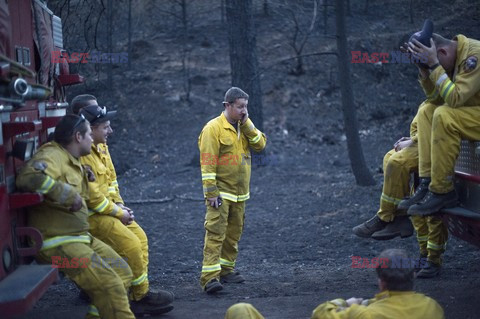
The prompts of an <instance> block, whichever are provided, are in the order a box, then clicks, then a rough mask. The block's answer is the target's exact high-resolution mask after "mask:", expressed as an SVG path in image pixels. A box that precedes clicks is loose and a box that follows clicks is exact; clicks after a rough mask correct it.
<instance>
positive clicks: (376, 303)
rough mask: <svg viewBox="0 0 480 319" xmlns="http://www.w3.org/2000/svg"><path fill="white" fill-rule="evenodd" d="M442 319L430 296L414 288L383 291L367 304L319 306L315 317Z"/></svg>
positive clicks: (337, 302)
mask: <svg viewBox="0 0 480 319" xmlns="http://www.w3.org/2000/svg"><path fill="white" fill-rule="evenodd" d="M320 318H321V319H333V318H335V319H346V318H349V319H396V318H398V319H400V318H402V319H403V318H408V319H425V318H431V319H443V318H445V316H444V314H443V309H442V307H440V305H439V304H438V303H437V302H436V301H435V300H433V299H432V298H430V297H427V296H425V295H423V294H419V293H416V292H414V291H388V290H387V291H383V292H381V293H379V294H377V295H375V298H373V299H370V300H368V305H367V306H364V305H352V306H350V307H347V303H346V301H345V300H343V299H335V300H332V301H328V302H325V303H323V304H321V305H319V306H318V307H317V308H316V309H315V310H314V311H313V314H312V319H320Z"/></svg>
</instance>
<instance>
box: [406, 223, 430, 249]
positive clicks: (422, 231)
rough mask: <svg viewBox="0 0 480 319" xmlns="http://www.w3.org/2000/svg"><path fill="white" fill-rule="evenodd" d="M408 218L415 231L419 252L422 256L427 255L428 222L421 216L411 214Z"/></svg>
mask: <svg viewBox="0 0 480 319" xmlns="http://www.w3.org/2000/svg"><path fill="white" fill-rule="evenodd" d="M410 220H411V221H412V224H413V227H414V228H415V231H416V232H417V241H418V246H419V248H420V254H422V255H423V256H426V255H427V253H428V252H427V241H428V224H427V217H423V216H416V215H415V216H411V217H410Z"/></svg>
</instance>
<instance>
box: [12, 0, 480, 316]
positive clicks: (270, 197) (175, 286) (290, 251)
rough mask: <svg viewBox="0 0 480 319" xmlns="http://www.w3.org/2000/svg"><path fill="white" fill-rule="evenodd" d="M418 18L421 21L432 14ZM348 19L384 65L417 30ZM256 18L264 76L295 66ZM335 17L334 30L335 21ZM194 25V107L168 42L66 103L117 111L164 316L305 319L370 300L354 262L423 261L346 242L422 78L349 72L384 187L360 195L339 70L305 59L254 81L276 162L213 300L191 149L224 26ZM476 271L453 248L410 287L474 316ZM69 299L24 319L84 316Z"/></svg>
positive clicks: (269, 25) (174, 46)
mask: <svg viewBox="0 0 480 319" xmlns="http://www.w3.org/2000/svg"><path fill="white" fill-rule="evenodd" d="M372 3H373V2H372ZM442 5H443V7H442V6H438V8H435V9H432V10H431V11H428V12H429V13H430V14H431V15H432V18H433V19H434V21H436V23H437V24H436V26H437V28H438V29H437V30H439V31H443V32H445V33H447V34H446V35H447V36H452V35H454V34H456V33H463V34H466V35H467V36H471V37H474V38H480V33H479V31H478V30H480V29H479V28H478V27H479V20H478V8H477V6H478V5H475V2H472V1H456V2H455V4H454V5H453V6H454V9H451V11H448V12H451V14H449V15H448V16H447V15H445V14H444V10H446V8H447V4H446V3H445V4H442ZM358 6H360V5H358ZM419 6H421V7H422V8H423V9H424V10H426V9H427V6H426V4H419ZM360 7H361V6H360ZM353 9H354V15H353V17H351V18H349V29H350V30H351V36H350V38H349V40H350V42H349V43H350V46H351V47H352V50H354V49H358V50H369V51H378V52H389V51H390V50H393V49H394V48H396V47H397V43H399V42H400V39H401V37H402V35H403V34H404V33H408V32H412V31H415V30H416V28H418V26H421V25H422V23H423V18H424V16H423V15H422V14H420V13H417V15H416V16H415V23H414V24H410V23H408V22H406V21H407V18H408V10H406V9H404V8H403V4H402V2H401V1H392V4H391V7H390V8H389V10H388V11H384V10H383V9H384V8H383V7H382V6H380V5H378V4H377V5H375V4H372V5H371V7H370V9H369V13H368V14H360V13H359V14H355V12H358V11H359V10H360V9H359V8H358V7H355V6H354V7H353ZM355 10H357V11H355ZM442 10H443V11H442ZM449 10H450V9H449ZM422 12H424V13H425V12H427V11H422ZM475 17H476V18H475ZM212 19H213V18H212ZM256 19H257V24H258V36H257V42H258V48H259V59H260V65H270V64H271V63H269V62H271V61H277V60H278V59H280V58H282V57H285V56H288V55H289V54H291V51H289V49H288V45H286V44H285V43H284V42H282V41H283V40H282V39H283V38H282V36H283V35H282V32H283V33H285V32H284V31H285V30H282V29H281V28H280V29H279V28H278V25H279V24H280V22H279V21H276V20H275V19H273V18H268V17H261V16H258V17H257V16H256ZM330 19H331V20H330V21H331V23H332V26H331V27H332V28H333V23H334V21H333V17H332V16H331V15H330ZM202 23H203V24H202ZM202 23H201V22H198V25H197V27H196V28H193V29H192V36H191V38H190V39H189V41H190V42H191V46H192V52H191V56H190V62H189V67H190V77H191V79H192V91H191V102H190V103H188V102H186V101H185V98H184V93H183V86H182V79H181V78H182V77H181V74H180V71H181V70H180V68H181V65H180V63H179V61H178V51H179V50H180V44H179V42H178V41H176V39H175V37H174V36H173V35H172V34H171V33H169V32H168V31H169V30H162V31H158V32H157V33H152V34H146V35H145V39H142V38H138V37H137V40H136V42H135V43H136V47H137V51H136V52H135V60H134V63H133V69H132V70H123V69H119V70H117V71H116V74H117V75H116V78H115V83H116V88H115V90H113V91H111V92H106V91H105V90H103V89H102V88H101V87H100V88H96V84H95V82H92V81H91V82H90V83H87V85H86V86H83V87H80V88H75V89H71V90H69V91H68V93H69V96H70V98H71V97H72V96H74V95H75V94H77V93H80V92H88V93H93V94H96V95H97V96H98V97H99V101H100V103H101V104H106V105H107V106H109V107H112V108H116V109H117V110H119V116H118V118H117V119H116V120H115V121H113V122H112V126H113V128H114V130H115V132H114V135H113V136H112V137H111V139H110V140H109V145H110V150H111V153H112V156H113V159H114V162H115V165H116V167H117V173H118V174H119V183H120V187H121V191H122V194H123V197H124V199H125V200H126V202H127V204H130V206H131V208H133V209H134V211H135V212H136V214H135V216H136V217H137V220H138V222H139V223H140V225H142V227H143V228H144V229H145V231H146V233H147V235H148V237H149V245H150V272H149V278H150V282H151V285H152V287H153V288H162V289H167V290H171V291H173V292H174V293H175V295H176V300H175V302H174V306H175V309H174V310H173V311H172V312H171V313H169V314H167V315H164V316H161V318H182V319H183V318H192V317H195V318H197V319H203V318H205V319H207V318H208V319H213V318H223V315H224V313H225V311H226V309H227V308H228V307H229V306H230V305H232V304H234V303H236V302H249V303H252V304H253V305H254V306H256V307H257V308H258V309H259V310H260V311H261V312H262V313H263V314H264V316H265V317H266V318H276V319H281V318H292V319H293V318H295V319H296V318H309V316H310V314H311V312H312V310H313V309H314V308H315V307H316V306H317V305H318V304H319V303H321V302H324V301H326V300H329V299H333V298H336V297H343V298H349V297H352V296H354V297H364V298H368V297H371V296H373V295H374V294H375V293H376V292H377V281H376V276H375V272H374V270H372V269H353V268H352V267H351V264H352V263H351V256H362V257H369V258H371V257H375V256H377V255H378V254H379V253H380V252H381V251H382V250H383V249H386V248H394V247H395V248H404V249H406V250H407V251H408V252H409V253H410V254H411V255H412V256H417V254H418V245H417V243H416V239H415V237H414V236H412V237H410V238H407V239H395V240H391V241H386V242H378V241H374V240H365V239H360V238H357V237H355V236H354V235H353V234H352V232H351V229H352V227H353V226H355V225H357V224H359V223H360V222H363V221H365V220H366V219H368V218H370V217H371V216H373V214H374V213H375V212H376V210H377V208H378V203H379V198H380V194H381V187H382V179H383V175H382V170H381V165H382V164H381V163H382V158H383V155H384V154H385V153H386V152H387V151H388V150H390V148H391V146H392V144H393V143H394V142H395V141H396V140H397V139H398V138H400V137H401V136H407V134H408V125H409V122H410V121H411V119H412V118H413V115H414V114H415V111H416V108H417V106H418V105H419V103H420V102H421V101H422V98H423V92H421V90H420V88H419V87H418V85H417V83H416V70H415V68H414V67H413V66H405V65H384V66H380V67H376V66H373V65H352V68H351V69H352V80H353V82H354V89H355V91H354V95H355V98H356V101H355V102H356V104H357V112H358V118H359V123H360V136H361V141H362V145H363V149H364V154H365V160H366V162H367V165H368V167H369V169H370V170H371V172H372V174H373V175H374V178H375V180H376V182H377V184H376V185H375V186H369V187H360V186H357V185H356V183H355V180H354V177H353V174H352V173H351V169H350V161H349V159H348V155H347V149H346V141H345V135H344V133H343V121H342V115H341V104H340V92H339V89H338V83H336V80H335V78H336V77H335V74H334V73H335V72H336V61H335V60H329V59H326V58H319V57H317V58H314V59H306V69H307V72H306V74H305V75H303V76H293V75H288V69H289V68H290V67H291V65H285V64H279V65H278V66H276V67H272V68H268V69H267V70H266V71H265V72H264V73H263V75H262V89H263V94H264V97H263V103H264V111H263V112H264V131H265V133H266V135H267V137H268V142H267V143H268V146H267V150H266V154H267V155H268V156H272V158H274V159H275V161H274V163H272V164H270V165H264V166H254V167H253V168H252V180H251V186H250V188H251V189H250V192H251V199H250V200H249V201H248V203H247V209H246V218H245V230H244V234H243V237H242V239H241V241H240V245H239V247H240V254H239V257H238V260H237V267H238V270H239V271H241V272H242V273H243V274H244V276H245V277H246V279H247V280H246V282H245V283H243V284H230V285H227V286H225V289H224V290H223V291H222V292H221V293H219V294H217V295H214V296H209V295H206V294H204V293H203V292H202V291H201V289H200V287H199V284H198V279H199V274H200V270H201V261H202V247H203V236H204V229H203V221H204V214H205V208H204V204H203V201H202V187H201V176H200V168H199V154H198V148H197V137H198V134H199V133H200V131H201V128H202V127H203V125H204V124H205V123H206V122H207V121H208V120H209V119H211V118H213V117H214V116H217V115H219V114H220V112H221V111H222V105H221V101H222V98H223V93H224V91H225V90H226V89H228V87H229V86H230V74H229V68H230V64H229V59H228V47H227V46H228V41H227V38H226V33H225V31H224V28H222V27H221V26H220V25H219V23H218V21H215V20H208V19H207V20H205V21H203V22H202ZM394 26H395V27H394ZM285 28H286V27H285ZM330 30H332V29H330ZM151 32H153V31H151ZM147 39H148V40H147ZM205 41H206V42H207V43H209V44H208V45H205ZM275 43H283V44H281V45H280V44H278V46H277V47H275V46H274V44H275ZM309 43H310V44H309V45H308V46H307V51H308V50H310V52H313V51H318V52H320V51H326V50H329V49H332V48H333V49H334V48H335V42H334V39H332V38H324V37H322V36H321V35H315V36H313V37H312V39H311V41H310V42H309ZM332 72H333V73H332ZM331 74H333V77H332V75H331ZM251 107H255V106H251ZM479 260H480V251H479V250H478V248H476V247H474V246H472V245H470V244H468V243H465V242H463V241H460V240H458V239H456V238H450V239H449V242H448V248H447V251H446V253H445V264H444V267H443V270H442V273H441V275H440V276H439V277H437V278H434V279H429V280H418V281H417V282H416V288H415V289H416V290H417V291H419V292H422V293H425V294H427V295H429V296H431V297H433V298H434V299H436V300H437V301H438V302H439V303H440V304H441V306H442V307H443V308H444V310H445V314H446V317H447V318H465V319H467V318H472V319H474V318H478V317H479V313H480V302H479V301H480V297H479V295H478V287H480V275H479V271H480V263H479V262H478V261H479ZM77 295H78V291H77V288H76V287H75V286H74V285H73V284H71V283H70V282H69V281H67V280H65V279H63V280H61V281H60V283H59V284H57V285H55V286H52V287H51V288H50V289H49V290H48V292H47V294H46V295H45V296H44V297H43V298H42V299H41V300H40V302H38V304H37V305H36V306H35V309H34V310H33V311H31V312H30V313H28V314H27V315H25V316H22V317H20V318H22V319H30V318H51V319H57V318H58V319H60V318H65V317H68V318H72V319H76V318H82V317H83V315H84V314H85V312H86V309H87V307H86V304H84V303H82V302H81V301H80V300H79V299H78V297H77Z"/></svg>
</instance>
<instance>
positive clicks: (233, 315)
mask: <svg viewBox="0 0 480 319" xmlns="http://www.w3.org/2000/svg"><path fill="white" fill-rule="evenodd" d="M225 319H265V318H264V317H263V316H262V314H261V313H260V312H258V310H257V309H255V307H254V306H252V305H251V304H249V303H244V302H240V303H236V304H234V305H233V306H231V307H230V308H228V310H227V312H226V313H225Z"/></svg>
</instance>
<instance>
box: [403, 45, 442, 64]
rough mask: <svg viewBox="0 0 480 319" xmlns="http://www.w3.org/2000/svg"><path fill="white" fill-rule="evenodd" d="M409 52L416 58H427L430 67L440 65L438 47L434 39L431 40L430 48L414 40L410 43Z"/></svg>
mask: <svg viewBox="0 0 480 319" xmlns="http://www.w3.org/2000/svg"><path fill="white" fill-rule="evenodd" d="M408 50H409V52H410V53H412V54H413V56H414V57H418V58H421V57H427V59H428V60H427V64H428V66H429V67H431V66H433V65H435V64H437V63H439V61H438V57H437V47H436V46H435V42H433V39H430V47H427V46H425V45H423V44H422V43H420V41H418V40H416V39H413V40H412V42H408Z"/></svg>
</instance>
